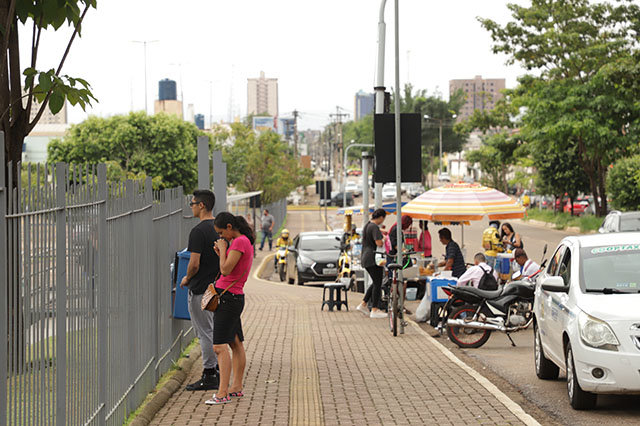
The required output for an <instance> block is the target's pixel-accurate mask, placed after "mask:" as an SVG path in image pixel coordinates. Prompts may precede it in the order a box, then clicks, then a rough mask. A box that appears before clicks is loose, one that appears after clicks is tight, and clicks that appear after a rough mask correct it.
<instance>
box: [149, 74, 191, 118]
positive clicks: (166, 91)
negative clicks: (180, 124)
mask: <svg viewBox="0 0 640 426" xmlns="http://www.w3.org/2000/svg"><path fill="white" fill-rule="evenodd" d="M161 112H164V113H166V114H173V115H176V116H178V117H180V119H184V115H183V110H182V101H179V100H178V96H177V90H176V82H175V81H173V80H169V79H168V78H165V79H164V80H160V81H159V82H158V99H157V100H156V101H155V102H154V104H153V113H154V114H158V113H161Z"/></svg>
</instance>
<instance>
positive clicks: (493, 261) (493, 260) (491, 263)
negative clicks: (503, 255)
mask: <svg viewBox="0 0 640 426" xmlns="http://www.w3.org/2000/svg"><path fill="white" fill-rule="evenodd" d="M484 257H485V258H486V259H487V265H489V266H491V267H492V268H493V269H496V257H495V256H487V255H486V254H485V255H484Z"/></svg>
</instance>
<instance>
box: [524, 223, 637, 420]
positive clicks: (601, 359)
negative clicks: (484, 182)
mask: <svg viewBox="0 0 640 426" xmlns="http://www.w3.org/2000/svg"><path fill="white" fill-rule="evenodd" d="M638 241H640V232H626V233H617V234H604V235H603V234H595V235H583V236H571V237H566V238H564V239H563V240H562V241H561V242H560V244H559V245H558V248H557V249H556V251H555V254H554V255H553V257H552V258H551V259H550V262H549V265H548V266H547V267H546V268H545V270H543V271H542V272H541V273H540V276H539V277H538V279H537V282H536V293H535V302H534V355H535V371H536V375H537V376H538V377H539V378H540V379H552V380H555V379H557V377H558V373H559V370H561V369H562V370H564V371H566V372H567V395H568V397H569V402H570V404H571V406H572V407H573V408H574V409H577V410H582V409H590V408H593V407H594V406H595V404H596V400H597V395H598V394H631V393H636V394H637V393H640V380H638V371H640V309H638V307H639V306H640V280H639V279H638V264H640V245H638Z"/></svg>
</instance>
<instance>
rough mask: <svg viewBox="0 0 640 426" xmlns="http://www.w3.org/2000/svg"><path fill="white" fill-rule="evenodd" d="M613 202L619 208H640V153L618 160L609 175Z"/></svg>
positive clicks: (608, 181) (608, 189)
mask: <svg viewBox="0 0 640 426" xmlns="http://www.w3.org/2000/svg"><path fill="white" fill-rule="evenodd" d="M607 192H608V193H609V194H610V195H611V198H612V201H611V204H612V206H613V207H614V208H616V209H619V210H638V209H640V155H635V156H633V157H629V158H623V159H621V160H618V161H617V162H616V163H615V164H614V165H613V167H612V168H611V170H610V171H609V174H608V176H607Z"/></svg>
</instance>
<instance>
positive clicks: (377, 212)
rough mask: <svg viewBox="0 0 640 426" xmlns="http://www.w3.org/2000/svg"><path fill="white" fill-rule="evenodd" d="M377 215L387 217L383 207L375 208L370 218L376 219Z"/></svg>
mask: <svg viewBox="0 0 640 426" xmlns="http://www.w3.org/2000/svg"><path fill="white" fill-rule="evenodd" d="M379 217H387V211H386V210H385V209H377V210H375V211H374V212H373V214H372V215H371V219H377V218H379Z"/></svg>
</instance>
